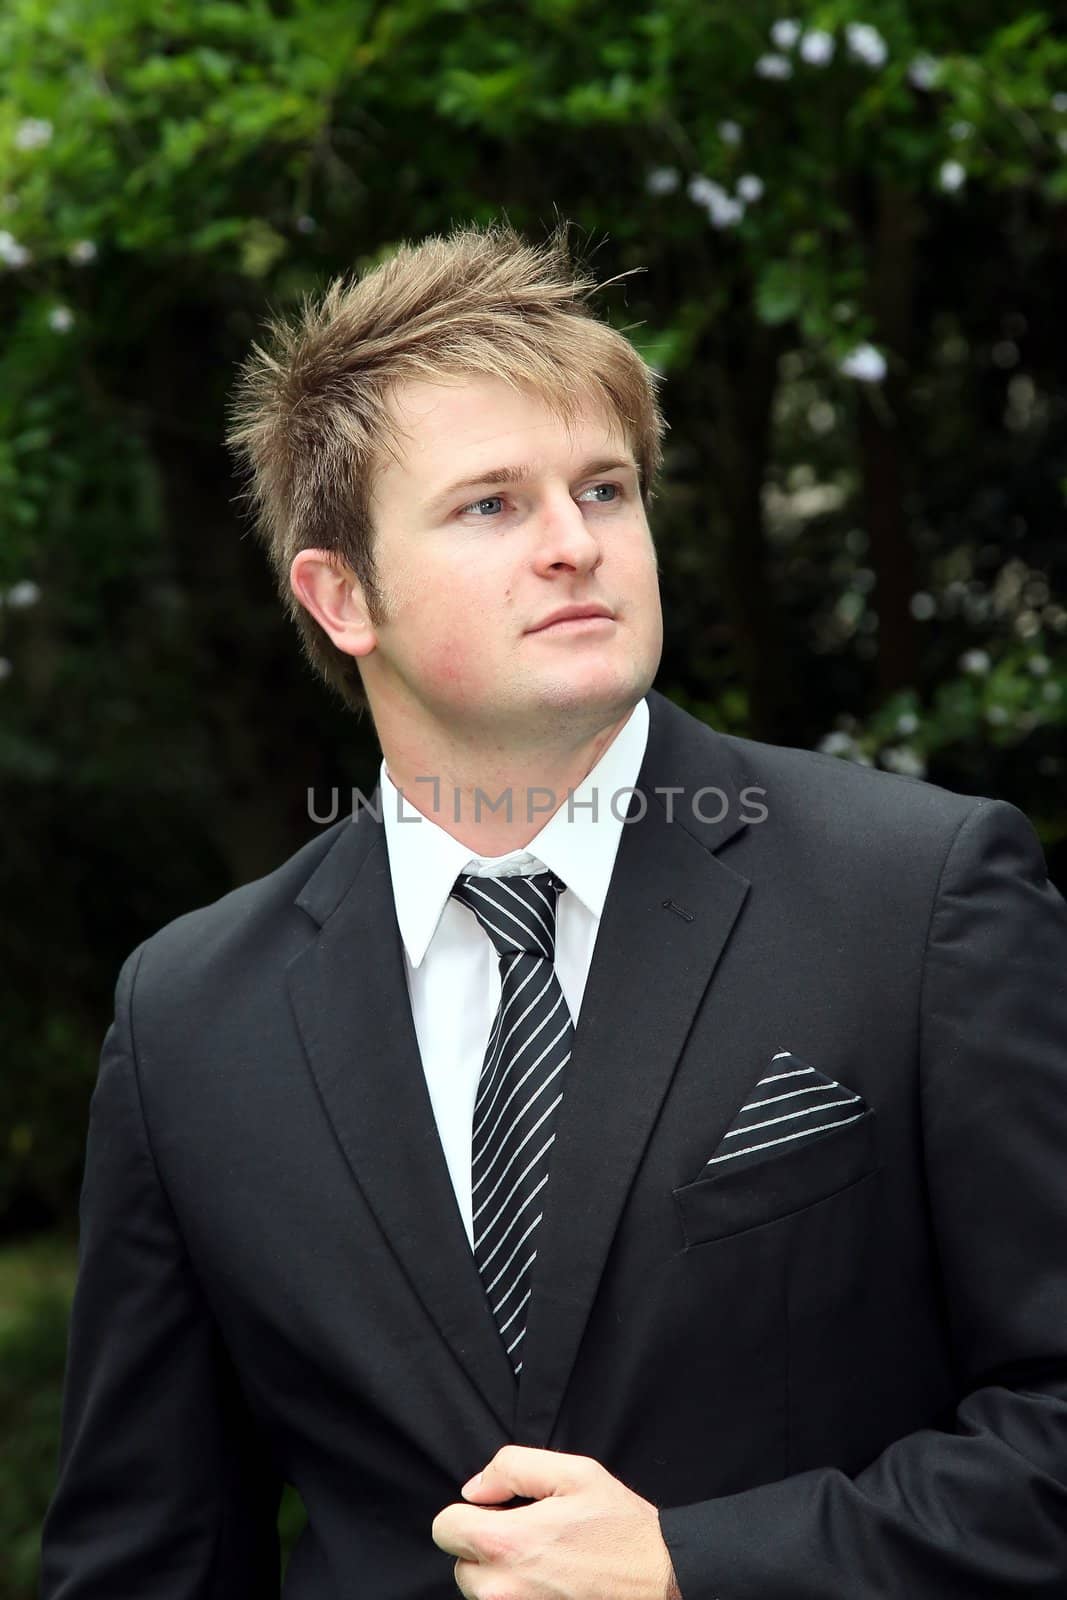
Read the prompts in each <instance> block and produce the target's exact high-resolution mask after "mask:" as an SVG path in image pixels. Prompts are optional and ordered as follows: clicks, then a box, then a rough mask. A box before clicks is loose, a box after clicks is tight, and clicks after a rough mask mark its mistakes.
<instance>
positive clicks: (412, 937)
mask: <svg viewBox="0 0 1067 1600" xmlns="http://www.w3.org/2000/svg"><path fill="white" fill-rule="evenodd" d="M647 742H648V702H647V701H646V700H644V699H641V700H640V701H638V703H637V705H636V706H635V707H634V709H633V711H632V712H631V713H630V716H629V718H628V720H627V721H626V723H625V724H624V725H623V727H622V728H621V729H620V730H619V732H618V733H617V734H616V736H615V738H614V739H613V740H612V742H611V744H610V745H609V746H608V748H607V749H606V750H605V751H604V753H603V755H602V756H601V757H600V760H599V761H598V762H597V764H596V766H595V767H593V769H592V770H591V771H590V772H589V774H588V775H587V777H585V778H584V779H583V781H582V782H581V783H580V784H579V785H578V786H577V788H576V789H575V791H574V800H573V802H571V804H570V805H568V801H567V800H566V799H564V801H563V803H562V805H560V807H559V809H558V810H557V811H556V812H555V813H554V814H553V815H552V816H551V817H550V818H549V819H548V821H547V822H546V823H545V825H544V827H543V828H542V829H541V831H540V832H539V833H537V834H536V835H535V836H534V837H533V838H532V839H531V840H530V842H529V844H528V845H527V846H526V848H525V849H523V850H511V851H509V852H508V854H507V855H503V856H472V855H471V853H470V849H469V847H468V846H467V845H465V844H462V843H461V842H460V841H459V840H458V839H454V838H453V837H452V835H451V834H450V833H446V832H445V830H444V829H443V828H441V827H439V826H438V824H437V823H436V822H433V821H432V820H431V819H430V818H429V817H426V816H423V814H422V813H421V812H420V811H418V809H417V808H416V806H415V805H414V804H413V803H412V801H411V800H410V799H409V797H407V796H406V795H402V794H400V792H399V791H398V790H397V788H396V786H395V785H394V783H393V781H392V779H391V778H390V777H389V773H388V771H387V770H386V765H385V761H384V759H383V761H382V764H381V769H380V773H379V778H380V782H381V805H382V816H383V821H384V824H385V842H386V849H387V850H388V853H389V870H390V874H391V876H392V881H393V898H394V901H395V904H396V917H397V922H398V924H399V926H400V936H401V938H402V940H403V943H404V967H405V970H406V972H407V983H408V996H409V998H410V1000H411V1014H412V1018H413V1019H414V1023H415V1034H416V1037H417V1039H418V1043H419V1052H420V1055H421V1057H422V1067H423V1071H424V1072H425V1074H426V1085H427V1088H428V1089H429V1092H430V1101H431V1104H432V1105H433V1112H434V1117H435V1119H436V1122H437V1131H438V1134H439V1136H440V1139H441V1146H442V1149H443V1150H444V1154H445V1160H446V1162H447V1163H448V1170H449V1174H450V1176H451V1178H452V1186H453V1188H454V1189H455V1191H456V1201H457V1204H458V1206H459V1211H460V1215H461V1217H462V1218H463V1224H464V1227H465V1228H466V1230H467V1238H468V1240H469V1241H470V1244H471V1248H472V1249H473V1248H474V1234H473V1227H472V1222H471V1126H472V1120H473V1115H474V1101H475V1098H476V1096H477V1092H478V1079H479V1077H480V1076H481V1070H482V1060H483V1058H484V1056H485V1047H486V1045H487V1043H488V1041H489V1033H490V1030H491V1028H492V1025H493V1018H494V1017H495V1016H496V1010H497V1005H498V1004H499V1001H500V970H499V959H500V958H499V957H498V955H497V953H496V951H495V949H494V948H493V945H492V943H491V941H490V939H489V935H488V934H487V933H486V932H485V930H484V929H483V928H482V926H481V924H480V923H479V922H478V919H477V917H476V916H475V915H474V912H473V911H471V910H470V909H469V908H468V907H467V906H464V905H461V904H460V902H459V901H458V900H453V899H452V898H451V891H452V886H453V885H454V883H455V881H456V878H457V877H458V876H459V874H460V873H461V872H469V873H473V874H474V875H476V876H481V877H506V876H509V875H511V874H512V873H523V874H525V873H532V872H545V871H546V870H547V871H551V872H554V873H555V874H556V875H557V877H559V878H561V879H562V880H563V882H564V883H565V884H566V885H567V888H566V889H565V891H564V892H563V893H562V894H561V895H560V897H559V901H558V906H557V912H556V973H557V976H558V977H559V982H560V987H561V989H562V990H563V996H564V999H565V1000H566V1002H567V1007H568V1009H569V1011H570V1014H571V1020H572V1021H573V1022H574V1023H577V1021H578V1014H579V1012H580V1010H581V1005H582V996H583V994H584V992H585V983H586V978H587V977H588V975H589V964H590V962H591V961H592V958H593V946H594V945H595V943H596V936H597V930H598V929H599V927H600V917H601V914H602V912H603V910H604V901H605V900H606V899H607V893H608V885H609V883H610V882H611V873H612V869H613V867H614V865H615V853H616V851H617V850H618V847H619V839H620V838H621V836H622V829H623V820H622V819H623V818H624V817H625V816H626V812H627V809H628V806H629V799H630V791H631V790H632V789H634V788H635V787H636V785H637V776H638V773H639V772H640V770H641V762H642V761H643V760H644V755H645V746H646V744H647ZM594 790H595V796H594ZM444 798H445V803H446V804H447V795H445V796H444ZM490 798H491V799H492V798H495V796H490ZM594 798H595V801H596V810H595V811H594V810H592V809H591V808H590V805H589V802H591V801H592V800H593V799H594ZM583 802H585V805H583ZM616 813H617V815H616ZM401 819H403V820H401ZM564 1094H566V1087H564Z"/></svg>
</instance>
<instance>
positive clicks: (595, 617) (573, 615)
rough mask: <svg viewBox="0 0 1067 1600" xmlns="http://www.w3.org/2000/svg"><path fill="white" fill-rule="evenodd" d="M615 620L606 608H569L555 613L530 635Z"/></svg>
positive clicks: (533, 629)
mask: <svg viewBox="0 0 1067 1600" xmlns="http://www.w3.org/2000/svg"><path fill="white" fill-rule="evenodd" d="M614 620H615V619H614V618H613V616H612V615H611V612H610V611H609V610H608V609H607V607H606V606H567V607H565V608H564V609H563V610H562V611H554V612H553V613H552V615H551V616H550V617H546V618H545V620H544V621H543V622H539V623H538V624H537V626H536V627H535V628H531V629H530V630H529V632H530V633H544V632H545V631H546V630H547V629H550V628H563V627H567V628H571V627H573V628H577V627H579V626H582V625H588V624H590V623H596V622H613V621H614Z"/></svg>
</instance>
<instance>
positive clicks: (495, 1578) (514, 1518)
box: [430, 1444, 678, 1600]
mask: <svg viewBox="0 0 1067 1600" xmlns="http://www.w3.org/2000/svg"><path fill="white" fill-rule="evenodd" d="M461 1493H462V1494H463V1496H464V1497H465V1499H466V1500H467V1501H468V1502H471V1503H469V1504H467V1505H461V1504H458V1503H456V1504H454V1505H450V1506H446V1507H445V1509H444V1510H443V1511H439V1512H438V1514H437V1516H436V1517H435V1518H434V1520H433V1525H432V1527H431V1529H430V1533H431V1535H432V1537H433V1541H434V1544H436V1545H437V1546H438V1547H439V1548H440V1549H441V1550H445V1551H447V1552H448V1554H449V1555H453V1556H458V1557H459V1559H458V1560H457V1562H456V1568H455V1576H456V1585H457V1587H458V1589H459V1591H460V1593H461V1594H463V1595H466V1596H467V1597H468V1600H485V1597H487V1596H492V1600H672V1597H675V1600H678V1588H677V1584H676V1583H675V1581H674V1568H673V1566H672V1565H671V1558H670V1555H669V1554H668V1551H667V1546H666V1545H665V1544H664V1542H663V1536H662V1534H661V1533H660V1528H659V1512H658V1511H657V1509H656V1507H655V1506H654V1505H652V1504H651V1503H650V1502H649V1501H648V1500H642V1498H641V1496H640V1495H639V1494H635V1493H634V1492H633V1490H632V1489H628V1488H627V1487H626V1485H625V1484H624V1483H620V1482H619V1480H618V1478H613V1477H612V1476H611V1473H610V1472H608V1471H607V1469H606V1468H605V1467H602V1466H601V1465H600V1463H599V1461H594V1460H593V1459H592V1457H591V1456H572V1455H565V1454H564V1453H563V1452H562V1451H559V1450H534V1449H531V1448H529V1447H528V1446H526V1445H519V1444H506V1445H504V1446H503V1448H502V1449H500V1450H498V1451H497V1453H496V1455H495V1456H494V1457H493V1459H492V1461H490V1463H489V1465H488V1466H487V1467H486V1468H485V1469H484V1471H483V1472H482V1473H480V1474H479V1475H477V1476H476V1477H474V1478H472V1479H471V1480H470V1482H469V1483H465V1484H464V1485H463V1488H462V1490H461ZM514 1496H521V1497H524V1498H528V1499H533V1500H534V1501H536V1504H534V1505H528V1506H517V1507H515V1508H513V1509H512V1510H510V1511H500V1510H496V1511H494V1510H493V1509H492V1507H493V1506H494V1505H496V1504H497V1503H498V1502H500V1501H507V1500H510V1499H512V1498H513V1497H514Z"/></svg>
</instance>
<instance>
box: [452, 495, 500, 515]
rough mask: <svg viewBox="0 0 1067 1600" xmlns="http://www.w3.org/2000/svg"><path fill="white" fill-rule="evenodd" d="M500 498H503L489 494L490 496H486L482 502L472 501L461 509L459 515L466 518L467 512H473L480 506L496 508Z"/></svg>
mask: <svg viewBox="0 0 1067 1600" xmlns="http://www.w3.org/2000/svg"><path fill="white" fill-rule="evenodd" d="M502 498H503V496H502V495H499V494H490V495H487V496H486V497H485V499H484V500H472V501H471V503H470V505H469V506H463V507H461V509H460V515H461V516H466V514H467V512H468V511H475V510H477V509H478V507H480V506H498V505H499V504H500V502H501V500H502Z"/></svg>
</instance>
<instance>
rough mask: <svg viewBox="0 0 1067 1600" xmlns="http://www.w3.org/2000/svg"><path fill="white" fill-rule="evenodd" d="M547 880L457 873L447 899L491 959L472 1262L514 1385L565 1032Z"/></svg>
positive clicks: (553, 893) (476, 1136)
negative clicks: (466, 918)
mask: <svg viewBox="0 0 1067 1600" xmlns="http://www.w3.org/2000/svg"><path fill="white" fill-rule="evenodd" d="M565 888H566V885H565V884H564V883H561V882H560V880H559V878H557V877H556V876H555V875H554V874H553V873H551V872H536V873H533V874H531V875H529V876H515V877H509V878H479V877H474V876H470V875H467V874H464V873H461V874H460V876H459V877H458V878H457V879H456V883H455V886H454V888H453V890H452V893H453V895H454V896H455V898H456V899H457V900H459V901H460V902H461V903H462V904H463V905H465V906H469V907H470V909H471V910H472V911H473V912H474V914H475V916H476V917H477V918H478V921H479V922H480V923H481V925H482V927H483V928H484V929H485V931H486V933H487V934H488V935H489V937H490V939H491V940H492V942H493V945H494V948H495V949H496V951H497V954H498V955H499V957H500V1004H499V1006H498V1007H497V1013H496V1018H495V1020H494V1022H493V1027H492V1031H491V1033H490V1035H489V1043H488V1045H487V1047H486V1052H485V1060H484V1061H483V1063H482V1073H481V1077H480V1079H479V1080H478V1094H477V1097H476V1099H475V1103H474V1119H473V1125H472V1129H471V1201H472V1210H473V1222H474V1229H473V1232H474V1260H475V1263H476V1265H477V1268H478V1271H479V1273H480V1274H481V1278H482V1282H483V1283H484V1284H485V1290H486V1294H487V1295H488V1297H489V1306H490V1309H491V1311H492V1313H493V1320H494V1321H495V1322H496V1325H497V1327H498V1328H499V1329H500V1336H501V1338H502V1339H503V1341H504V1345H505V1348H506V1350H507V1353H508V1359H509V1360H510V1361H511V1365H512V1367H513V1368H514V1370H515V1376H516V1378H517V1377H518V1375H519V1373H520V1372H521V1371H522V1340H523V1336H524V1334H525V1332H526V1306H527V1302H528V1300H529V1298H530V1287H531V1283H532V1277H533V1264H534V1261H535V1260H536V1258H537V1228H538V1224H539V1223H540V1221H541V1217H542V1215H543V1210H544V1199H545V1185H546V1184H547V1183H548V1172H549V1160H550V1156H551V1151H552V1144H553V1141H554V1139H555V1137H556V1135H555V1131H554V1127H555V1121H556V1115H557V1112H558V1110H559V1104H560V1101H561V1100H562V1099H563V1070H564V1068H565V1067H566V1065H567V1062H568V1061H569V1060H570V1056H571V1043H572V1041H573V1039H574V1025H573V1023H572V1022H571V1016H570V1012H569V1011H568V1009H567V1002H566V1000H565V999H564V996H563V990H562V989H561V988H560V983H559V979H558V978H557V976H556V968H555V953H556V901H557V897H558V895H559V894H560V893H561V891H562V890H563V889H565Z"/></svg>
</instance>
